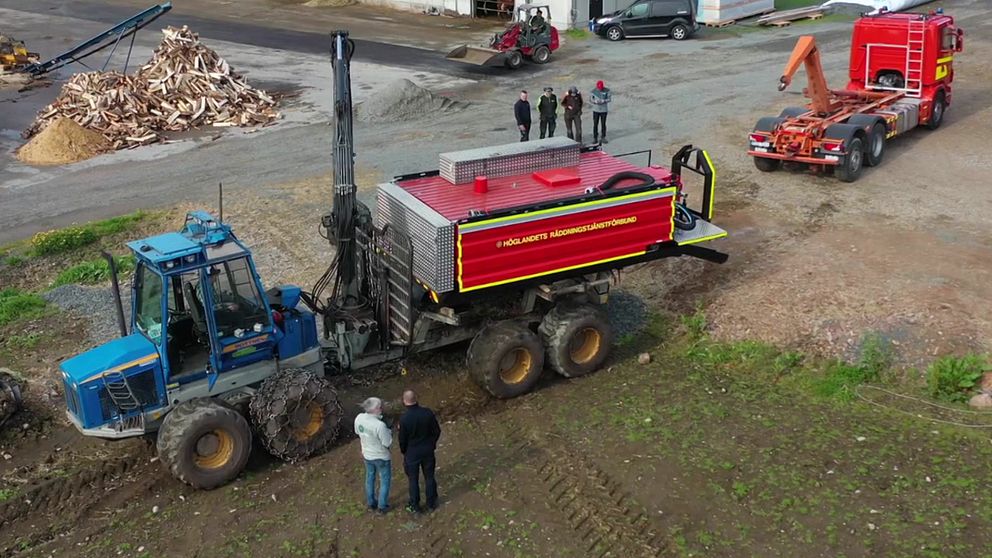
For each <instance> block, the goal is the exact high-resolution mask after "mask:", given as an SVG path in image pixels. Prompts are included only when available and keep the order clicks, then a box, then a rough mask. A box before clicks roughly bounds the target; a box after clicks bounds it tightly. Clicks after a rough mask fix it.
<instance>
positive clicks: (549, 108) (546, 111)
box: [537, 87, 558, 139]
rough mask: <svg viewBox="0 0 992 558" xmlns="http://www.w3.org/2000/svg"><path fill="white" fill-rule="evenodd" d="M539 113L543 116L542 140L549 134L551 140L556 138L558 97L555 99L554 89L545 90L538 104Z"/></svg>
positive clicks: (547, 88)
mask: <svg viewBox="0 0 992 558" xmlns="http://www.w3.org/2000/svg"><path fill="white" fill-rule="evenodd" d="M537 112H538V114H540V115H541V139H544V133H545V132H547V134H548V137H549V138H553V137H555V126H557V125H558V97H555V93H554V89H551V88H550V87H545V88H544V94H543V95H541V99H540V100H539V101H538V102H537Z"/></svg>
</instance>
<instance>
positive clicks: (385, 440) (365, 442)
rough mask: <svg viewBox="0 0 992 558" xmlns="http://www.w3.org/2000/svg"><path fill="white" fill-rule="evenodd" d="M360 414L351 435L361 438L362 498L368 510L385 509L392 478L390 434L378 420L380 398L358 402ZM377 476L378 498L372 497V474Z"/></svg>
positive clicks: (391, 439) (373, 483) (386, 508)
mask: <svg viewBox="0 0 992 558" xmlns="http://www.w3.org/2000/svg"><path fill="white" fill-rule="evenodd" d="M362 409H363V410H364V411H365V412H364V413H361V414H359V415H358V416H357V417H355V434H358V438H359V439H360V440H361V441H362V457H363V458H365V501H366V503H367V504H368V506H369V511H373V512H374V511H378V512H379V513H386V512H388V511H389V484H390V481H391V480H392V476H393V475H392V461H391V460H390V458H389V446H391V445H392V443H393V434H392V432H390V430H389V427H388V426H386V423H385V422H383V420H382V399H379V398H378V397H369V398H368V399H366V400H365V401H363V402H362ZM377 474H378V476H379V498H378V500H376V497H375V477H376V475H377Z"/></svg>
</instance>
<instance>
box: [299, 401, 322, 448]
mask: <svg viewBox="0 0 992 558" xmlns="http://www.w3.org/2000/svg"><path fill="white" fill-rule="evenodd" d="M305 413H306V414H305V415H304V416H305V419H304V420H301V421H299V423H298V424H299V426H298V427H297V428H296V429H294V430H293V438H295V439H296V441H297V442H306V441H308V440H310V438H313V437H314V435H315V434H317V432H319V431H320V427H321V426H322V425H323V424H324V409H322V408H321V407H320V405H318V404H316V403H312V404H311V405H310V407H309V408H307V410H306V411H305Z"/></svg>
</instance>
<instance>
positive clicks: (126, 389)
mask: <svg viewBox="0 0 992 558" xmlns="http://www.w3.org/2000/svg"><path fill="white" fill-rule="evenodd" d="M103 385H104V387H106V388H107V394H108V395H110V400H111V401H113V402H114V406H115V407H117V417H118V418H117V430H118V431H120V432H124V431H127V430H143V429H144V415H142V414H141V413H140V412H139V413H138V414H137V415H132V414H131V413H132V412H133V411H140V410H141V403H139V402H138V398H137V397H136V396H135V395H134V392H133V391H131V385H130V384H128V382H127V378H126V377H125V376H124V374H123V373H122V372H120V371H115V372H104V373H103Z"/></svg>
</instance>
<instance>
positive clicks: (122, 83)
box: [23, 26, 279, 149]
mask: <svg viewBox="0 0 992 558" xmlns="http://www.w3.org/2000/svg"><path fill="white" fill-rule="evenodd" d="M163 33H164V34H165V38H164V39H163V40H162V43H161V44H160V45H159V46H158V48H156V49H155V52H154V54H153V55H152V59H151V60H150V61H149V62H148V63H147V64H145V65H144V66H142V67H141V68H140V69H139V70H138V72H137V73H136V74H134V75H125V74H121V73H120V72H88V73H81V74H76V75H74V76H72V78H71V79H70V80H69V82H68V83H66V84H65V85H64V86H63V87H62V91H61V93H60V94H59V96H58V98H57V99H56V100H55V102H53V103H52V104H51V105H48V106H47V107H45V109H43V110H42V111H41V112H40V113H39V114H38V117H37V119H36V120H35V122H34V123H33V124H32V125H31V126H30V127H29V128H28V129H27V130H25V131H24V134H23V135H24V137H25V138H29V137H31V136H33V135H35V134H36V133H38V132H39V131H41V130H42V129H43V128H44V127H45V126H47V125H48V124H49V123H50V122H52V121H54V120H55V119H57V118H60V117H67V118H71V119H72V120H75V121H76V122H78V123H79V124H80V125H81V126H83V127H85V128H89V129H91V130H95V131H97V132H99V133H101V134H103V135H104V137H106V138H107V139H108V140H109V141H110V142H111V143H113V145H114V148H115V149H122V148H132V147H137V146H139V145H145V144H148V143H154V142H157V141H161V140H163V139H164V136H163V133H164V132H169V131H184V130H190V129H195V128H201V127H204V126H215V127H220V126H260V125H266V124H269V123H272V122H274V121H275V120H276V119H277V118H279V113H278V112H277V111H276V109H275V106H276V100H275V99H274V98H273V97H271V96H269V95H268V94H266V93H265V92H264V91H261V90H258V89H255V88H253V87H251V86H250V85H248V84H247V83H246V82H245V79H244V77H242V76H240V75H238V74H236V73H234V72H233V71H232V70H231V67H230V65H229V64H228V63H227V61H225V60H224V59H223V58H221V57H220V56H219V55H218V54H217V53H216V52H214V51H213V50H211V49H209V48H207V47H205V46H203V45H202V44H201V43H200V39H199V37H198V36H197V35H196V33H193V32H192V31H190V30H189V29H188V28H186V27H185V26H184V27H183V28H182V29H176V28H173V27H169V28H167V29H164V30H163Z"/></svg>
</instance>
